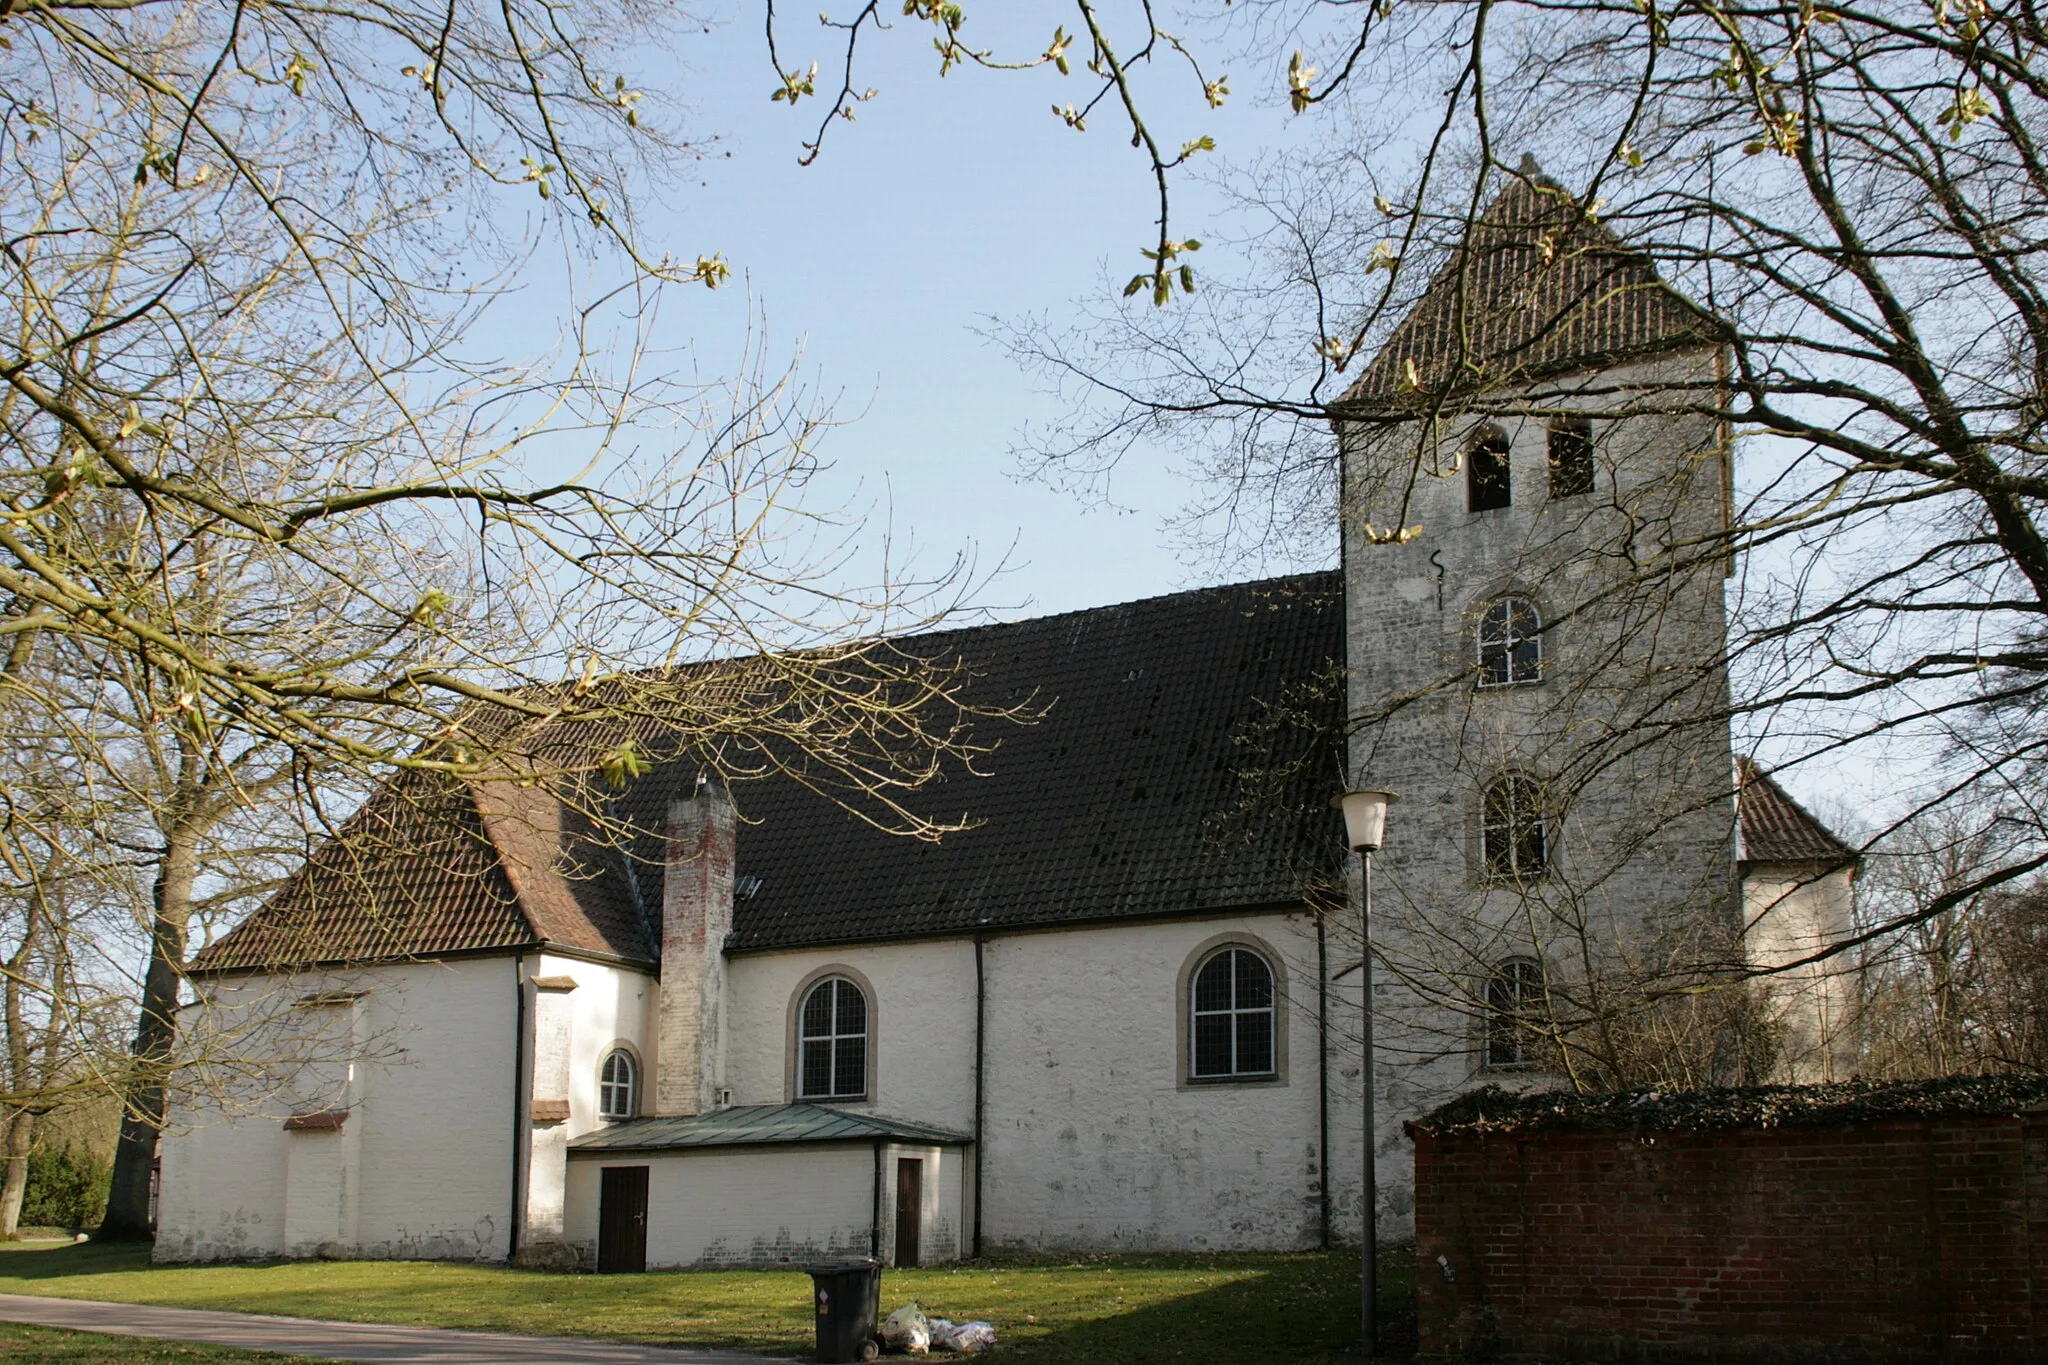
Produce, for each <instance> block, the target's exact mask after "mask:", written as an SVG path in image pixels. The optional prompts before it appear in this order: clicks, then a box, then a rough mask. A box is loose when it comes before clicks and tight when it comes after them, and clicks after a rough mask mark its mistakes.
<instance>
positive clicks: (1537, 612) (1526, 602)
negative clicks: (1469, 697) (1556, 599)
mask: <svg viewBox="0 0 2048 1365" xmlns="http://www.w3.org/2000/svg"><path fill="white" fill-rule="evenodd" d="M1517 607H1520V608H1522V609H1523V610H1525V611H1526V612H1527V613H1528V619H1529V622H1530V623H1532V628H1531V630H1530V631H1529V633H1528V634H1526V635H1524V634H1521V633H1519V632H1518V630H1517V622H1516V619H1515V609H1516V608H1517ZM1496 609H1501V610H1504V611H1505V613H1506V619H1505V620H1504V621H1503V622H1502V623H1501V631H1500V633H1499V634H1498V635H1493V636H1490V635H1489V634H1488V633H1487V628H1488V620H1489V618H1490V617H1492V616H1493V614H1494V612H1495V611H1496ZM1472 622H1473V624H1472V639H1473V662H1474V667H1475V669H1476V670H1477V679H1476V681H1475V682H1474V683H1473V686H1474V687H1477V688H1479V689H1481V690H1483V691H1487V692H1496V691H1499V690H1501V689H1503V688H1509V687H1532V686H1534V685H1535V684H1537V683H1540V682H1542V681H1543V662H1544V661H1543V609H1542V608H1541V607H1539V606H1537V605H1536V598H1535V595H1534V594H1533V593H1528V592H1523V591H1520V590H1517V589H1508V590H1506V591H1503V592H1499V593H1496V594H1494V595H1492V596H1490V597H1487V598H1484V599H1483V600H1481V602H1480V603H1479V609H1478V611H1477V612H1475V613H1474V614H1473V617H1472ZM1525 644H1526V645H1533V646H1535V662H1534V665H1533V669H1534V671H1533V672H1531V673H1530V674H1529V675H1528V676H1527V677H1516V676H1515V651H1516V647H1517V646H1519V645H1525ZM1489 647H1497V648H1500V649H1503V650H1504V651H1505V653H1506V657H1507V676H1506V677H1505V678H1503V679H1501V680H1500V681H1498V682H1489V681H1487V676H1486V661H1487V650H1488V648H1489Z"/></svg>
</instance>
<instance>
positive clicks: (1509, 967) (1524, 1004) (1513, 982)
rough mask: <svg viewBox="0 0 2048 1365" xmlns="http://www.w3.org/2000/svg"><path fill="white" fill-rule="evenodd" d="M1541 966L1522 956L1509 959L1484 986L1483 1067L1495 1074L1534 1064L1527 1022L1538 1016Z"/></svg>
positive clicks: (1540, 995)
mask: <svg viewBox="0 0 2048 1365" xmlns="http://www.w3.org/2000/svg"><path fill="white" fill-rule="evenodd" d="M1542 1002H1543V967H1542V965H1541V964H1540V963H1537V962H1533V961H1531V960H1530V959H1528V958H1526V957H1512V958H1509V959H1508V960H1507V961H1506V962H1503V963H1501V964H1500V966H1499V967H1498V968H1496V969H1495V971H1494V974H1493V977H1492V979H1490V980H1489V981H1488V982H1487V983H1486V1065H1487V1066H1488V1067H1490V1068H1492V1069H1493V1070H1495V1071H1519V1070H1522V1069H1523V1068H1526V1067H1530V1066H1534V1065H1535V1064H1536V1050H1535V1048H1534V1047H1533V1046H1532V1043H1533V1042H1534V1038H1533V1036H1532V1034H1531V1032H1530V1028H1529V1025H1530V1022H1531V1021H1532V1020H1534V1019H1537V1018H1539V1017H1540V1011H1541V1007H1542Z"/></svg>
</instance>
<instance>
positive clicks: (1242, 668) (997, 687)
mask: <svg viewBox="0 0 2048 1365" xmlns="http://www.w3.org/2000/svg"><path fill="white" fill-rule="evenodd" d="M1343 614H1344V613H1343V601H1342V594H1341V581H1340V579H1339V576H1338V575H1337V574H1336V573H1334V572H1330V573H1315V574H1301V575H1296V576H1293V577H1289V578H1278V579H1270V580H1266V581H1263V582H1258V583H1245V584H1236V585H1233V586H1230V587H1224V588H1209V589H1203V590H1200V591H1196V592H1187V593H1177V594H1175V595H1173V596H1170V597H1160V598H1153V599H1150V600H1147V601H1142V602H1132V603H1127V604H1124V605H1121V606H1113V607H1102V608H1097V609H1094V610H1089V611H1079V612H1070V613H1067V614H1065V615H1061V616H1049V617H1042V618H1039V619H1037V620H1031V621H1019V622H1013V623H1009V624H1005V625H997V626H982V627H977V628H974V629H969V630H956V631H944V632H935V633H933V634H930V635H922V636H914V637H909V638H906V639H903V640H899V641H897V642H896V648H898V649H899V650H903V651H915V652H916V653H918V654H920V655H922V656H924V657H928V658H932V659H939V660H950V659H958V660H963V661H964V662H965V664H966V665H967V667H968V669H969V670H970V672H971V675H972V681H971V683H970V684H969V686H968V692H969V700H970V701H973V702H978V703H981V704H984V705H987V706H991V707H1011V706H1018V705H1022V704H1026V703H1029V704H1031V705H1032V706H1033V707H1034V708H1035V709H1037V710H1038V711H1039V712H1040V714H1039V718H1038V719H1036V720H1035V721H1034V722H1031V723H1026V724H1016V723H1010V722H984V726H985V727H986V728H985V729H984V730H982V731H978V732H977V734H976V739H977V740H980V741H982V742H984V743H989V744H992V745H993V746H994V748H993V751H992V752H990V753H988V754H986V755H984V756H982V757H981V758H980V759H979V760H978V761H977V763H976V765H975V766H976V769H977V772H975V773H970V772H967V771H964V770H962V769H960V768H958V767H957V766H956V767H954V768H951V769H948V770H947V771H946V772H944V773H943V775H942V776H941V777H940V778H939V779H938V780H936V781H935V782H933V783H932V784H931V785H930V786H929V787H927V788H925V789H924V790H922V791H920V792H919V793H916V794H915V795H914V796H913V797H912V798H911V799H910V803H911V804H914V805H915V806H916V808H917V809H919V810H920V811H922V812H923V813H924V814H926V815H928V816H930V817H932V818H934V819H940V820H958V819H959V818H960V817H961V816H963V815H965V816H967V817H969V818H970V819H971V820H973V821H974V822H975V824H974V827H972V828H969V829H965V830H961V831H958V832H955V833H952V834H948V835H946V836H945V837H944V838H943V839H942V840H940V841H939V842H937V843H931V842H924V841H920V840H916V839H910V838H904V837H900V836H891V835H888V834H884V833H881V832H879V831H878V830H876V829H875V828H874V827H873V826H872V825H871V824H869V823H868V822H866V821H864V820H862V819H860V818H858V817H857V816H855V815H853V814H851V813H849V812H848V811H846V810H845V809H843V808H842V807H841V806H839V805H837V804H835V803H834V801H833V800H832V799H831V798H830V797H828V796H825V795H822V794H820V792H818V791H816V790H813V789H812V787H811V786H809V785H807V784H806V783H805V782H804V781H802V780H799V778H798V777H797V776H793V775H790V773H789V772H788V771H783V772H780V773H773V774H771V775H769V776H761V777H751V778H750V777H748V776H746V775H745V773H744V771H738V770H743V769H745V768H746V767H747V764H745V763H739V764H737V765H735V770H736V771H735V773H731V774H729V776H730V777H731V790H732V794H733V798H734V801H735V804H736V805H737V806H738V808H739V811H740V814H741V817H742V820H743V821H744V823H743V824H742V826H741V828H740V832H739V840H738V843H739V848H738V871H739V873H740V874H741V875H742V876H743V877H746V878H750V879H751V878H758V879H759V889H758V890H757V891H756V892H755V893H754V894H753V895H752V896H750V897H747V898H744V899H742V900H741V901H740V903H739V904H738V905H737V906H736V907H735V914H734V930H733V935H732V938H731V939H730V940H729V942H728V946H729V947H730V948H732V949H734V950H747V949H765V948H780V947H793V946H798V945H803V944H819V943H836V942H850V941H859V940H868V939H882V938H901V937H918V936H925V935H934V934H947V933H959V932H969V931H972V930H974V929H976V928H981V927H988V928H1023V927H1033V926H1039V925H1053V924H1061V923H1073V922H1081V921H1090V920H1105V919H1116V918H1126V917H1143V916H1157V915H1176V914H1190V913H1201V912H1203V911H1211V910H1227V909H1233V908H1240V907H1251V906H1267V905H1284V904H1293V903H1297V902H1299V901H1300V900H1301V898H1302V896H1303V888H1304V886H1305V885H1306V884H1308V883H1309V882H1311V881H1314V880H1316V879H1318V878H1319V877H1322V876H1326V875H1327V874H1328V872H1329V870H1330V869H1331V868H1332V867H1333V866H1334V863H1335V859H1336V857H1337V856H1338V851H1337V844H1338V843H1339V840H1338V838H1337V837H1336V825H1335V820H1336V817H1335V816H1334V815H1333V814H1332V813H1331V812H1330V811H1329V809H1328V806H1327V801H1328V797H1329V795H1330V793H1331V792H1333V791H1335V790H1336V789H1337V786H1338V783H1339V781H1340V776H1341V772H1340V750H1339V748H1338V746H1337V744H1336V741H1335V739H1334V736H1335V735H1336V733H1337V732H1338V730H1339V729H1340V728H1341V727H1340V722H1341V719H1342V716H1343V679H1342V675H1341V672H1340V666H1341V661H1342V658H1343V653H1344V635H1343ZM636 728H637V727H636ZM550 742H551V743H564V744H568V743H573V744H574V745H575V746H577V747H590V748H593V749H594V747H595V746H596V745H597V744H599V743H606V744H608V743H610V742H612V741H610V740H607V739H605V738H604V737H602V736H591V735H579V736H577V737H575V738H574V739H573V740H570V739H564V738H562V737H560V736H550ZM660 747H661V746H660V745H659V744H655V745H652V746H650V749H651V751H655V752H658V751H659V750H660ZM671 747H673V746H671ZM696 778H697V767H696V764H695V761H694V760H681V759H679V760H675V761H670V762H661V763H657V764H656V765H655V766H654V767H653V768H652V770H651V771H650V772H649V773H648V774H647V775H646V776H644V777H642V778H641V779H640V780H639V781H637V782H635V783H634V784H633V785H632V786H631V787H630V788H628V789H627V790H626V791H624V792H622V793H620V794H619V795H618V796H617V797H616V798H615V799H614V800H612V801H611V802H610V805H611V806H612V812H611V814H612V816H613V818H614V819H615V820H617V821H619V822H621V823H623V824H624V825H626V826H629V827H632V828H636V829H638V830H639V831H640V832H641V833H640V836H639V838H638V839H637V840H636V841H634V842H633V847H632V849H631V856H630V858H629V857H627V856H624V855H622V854H621V853H620V852H619V851H617V850H613V849H608V848H598V847H596V846H594V845H593V843H592V842H591V841H590V840H589V839H587V838H584V837H582V835H583V834H584V833H585V832H586V831H585V830H584V829H583V828H582V823H581V821H580V818H579V817H578V816H577V815H576V814H575V813H574V811H573V810H571V809H570V808H569V807H566V806H565V805H563V804H562V803H560V802H558V801H556V800H555V799H554V798H553V797H552V796H550V795H548V794H547V793H546V792H545V790H544V789H542V788H537V787H522V786H519V785H517V784H514V783H509V782H506V783H498V782H492V783H484V784H478V785H476V786H475V787H474V788H470V789H463V790H460V791H452V792H451V791H444V790H440V789H433V791H434V798H433V799H432V800H430V801H419V800H410V801H405V800H399V799H398V795H399V794H400V792H401V791H403V792H411V791H415V790H423V789H429V788H430V787H431V779H428V778H425V777H418V776H415V777H409V778H407V779H402V780H401V782H400V783H399V784H397V785H396V786H394V788H392V789H389V790H387V791H385V792H382V793H379V795H378V796H377V797H375V798H374V799H373V800H372V801H371V802H370V803H368V805H366V807H365V809H364V811H363V813H362V814H361V815H359V816H358V817H357V819H356V820H354V821H351V822H350V826H349V827H348V828H347V829H346V830H344V832H343V835H344V837H343V838H341V839H339V840H337V841H336V842H335V843H334V844H331V845H329V846H327V847H325V848H323V849H321V850H320V852H319V853H318V854H316V855H315V857H314V859H313V860H312V861H311V862H310V863H309V864H308V865H307V867H306V868H305V869H303V870H302V871H301V872H300V873H299V874H298V875H297V876H296V877H295V878H294V880H293V882H292V883H291V884H290V885H289V886H287V887H286V889H285V890H284V891H283V892H281V893H280V894H279V895H278V896H277V897H276V898H275V899H273V900H272V901H271V902H270V903H269V904H267V905H266V906H264V907H263V908H262V909H260V910H259V911H257V913H256V914H255V915H254V916H252V917H251V918H250V919H249V920H248V921H246V922H245V923H244V924H243V925H241V926H240V927H239V928H237V929H236V930H234V931H233V932H232V933H230V934H229V935H227V936H226V937H225V938H223V939H222V940H220V941H219V942H217V943H215V944H213V945H212V946H210V947H208V948H207V949H205V950H204V951H203V952H201V953H200V954H199V955H198V958H197V959H196V960H195V963H194V967H195V968H196V969H198V970H236V969H244V968H254V967H264V966H273V965H284V964H286V963H301V962H310V961H335V960H364V959H370V958H391V957H402V956H433V955H435V954H437V953H448V952H455V951H463V950H476V949H490V948H500V947H504V948H510V947H515V946H527V945H535V944H540V943H550V944H556V945H560V946H563V947H568V948H574V949H582V950H585V951H591V952H598V953H603V954H606V955H608V956H613V957H618V958H624V959H626V960H629V961H636V962H646V963H652V962H653V961H655V960H656V957H657V944H656V942H655V935H656V934H657V933H658V929H657V927H656V925H657V924H658V916H659V911H660V906H661V898H662V875H663V868H662V858H663V830H664V826H665V822H666V817H667V808H668V803H669V800H670V798H671V797H672V796H673V795H676V794H678V793H682V792H686V791H688V790H690V789H691V787H692V786H693V785H694V783H695V781H696ZM371 833H374V834H375V836H376V837H374V838H372V837H368V836H369V835H370V834H371ZM515 891H516V895H515Z"/></svg>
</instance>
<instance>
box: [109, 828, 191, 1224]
mask: <svg viewBox="0 0 2048 1365" xmlns="http://www.w3.org/2000/svg"><path fill="white" fill-rule="evenodd" d="M196 842H197V841H196V837H195V836H194V834H193V833H192V832H191V831H188V830H179V829H176V828H173V830H172V832H171V833H170V835H169V837H168V838H167V839H166V841H165V847H164V853H163V861H162V862H161V863H160V864H159V865H158V868H157V878H156V891H155V897H154V899H155V906H154V909H155V918H154V923H153V924H152V925H151V930H150V944H149V972H148V974H147V975H146V976H145V977H144V978H143V983H142V1017H141V1019H140V1020H139V1021H138V1022H137V1024H136V1026H135V1045H134V1047H133V1048H132V1049H131V1050H130V1054H129V1068H128V1078H127V1082H126V1084H125V1086H124V1087H123V1092H122V1096H121V1100H122V1103H121V1140H120V1142H119V1144H118V1145H116V1147H115V1148H114V1180H113V1185H112V1187H111V1188H110V1189H109V1190H108V1191H107V1214H106V1218H105V1220H104V1221H103V1222H101V1224H100V1228H99V1232H98V1234H97V1235H98V1236H99V1237H100V1239H101V1240H116V1239H124V1238H125V1239H135V1238H148V1237H150V1236H152V1235H153V1234H154V1231H155V1229H154V1228H153V1227H152V1226H151V1223H150V1217H149V1185H150V1176H151V1174H152V1173H153V1172H154V1171H155V1169H156V1149H157V1135H158V1134H159V1133H161V1132H162V1131H163V1126H164V1079H165V1076H166V1075H167V1073H168V1071H169V1069H170V1066H171V1062H172V1053H173V1051H174V1049H175V1048H176V1045H177V1041H178V984H179V982H180V981H182V980H183V979H184V972H183V969H184V963H185V932H186V929H187V927H188V925H189V924H190V922H191V919H192V882H193V876H194V874H195V872H196V871H197V857H196V853H197V849H196V848H195V844H196Z"/></svg>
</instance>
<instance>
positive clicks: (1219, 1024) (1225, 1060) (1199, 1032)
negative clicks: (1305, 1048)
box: [1188, 948, 1277, 1081]
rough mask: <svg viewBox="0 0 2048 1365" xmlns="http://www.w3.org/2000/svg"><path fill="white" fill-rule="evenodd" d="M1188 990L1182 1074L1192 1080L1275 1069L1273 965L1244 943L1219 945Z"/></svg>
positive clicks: (1262, 1073)
mask: <svg viewBox="0 0 2048 1365" xmlns="http://www.w3.org/2000/svg"><path fill="white" fill-rule="evenodd" d="M1189 990H1190V992H1191V996H1192V998H1191V999H1190V1000H1189V1001H1188V1019H1189V1021H1190V1022H1191V1023H1192V1025H1193V1027H1191V1028H1190V1029H1189V1030H1188V1054H1189V1055H1188V1075H1189V1076H1190V1077H1191V1078H1192V1079H1194V1080H1198V1081H1207V1080H1224V1079H1227V1078H1233V1077H1242V1076H1271V1075H1273V1074H1275V1072H1276V1069H1277V1068H1276V1067H1275V1066H1274V1056H1273V1024H1274V1018H1273V1013H1274V1009H1273V1004H1274V1002H1273V995H1274V992H1273V968H1272V967H1271V966H1270V965H1268V964H1267V962H1266V959H1265V958H1263V957H1260V956H1259V955H1258V954H1257V953H1255V952H1253V951H1252V950H1251V949H1249V948H1225V949H1223V950H1222V951H1220V952H1218V953H1215V954H1213V955H1212V956H1211V957H1210V958H1209V960H1208V961H1206V962H1204V963H1203V964H1202V966H1201V969H1200V970H1198V971H1197V972H1196V973H1195V978H1194V981H1193V983H1192V984H1191V985H1190V987H1189Z"/></svg>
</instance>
